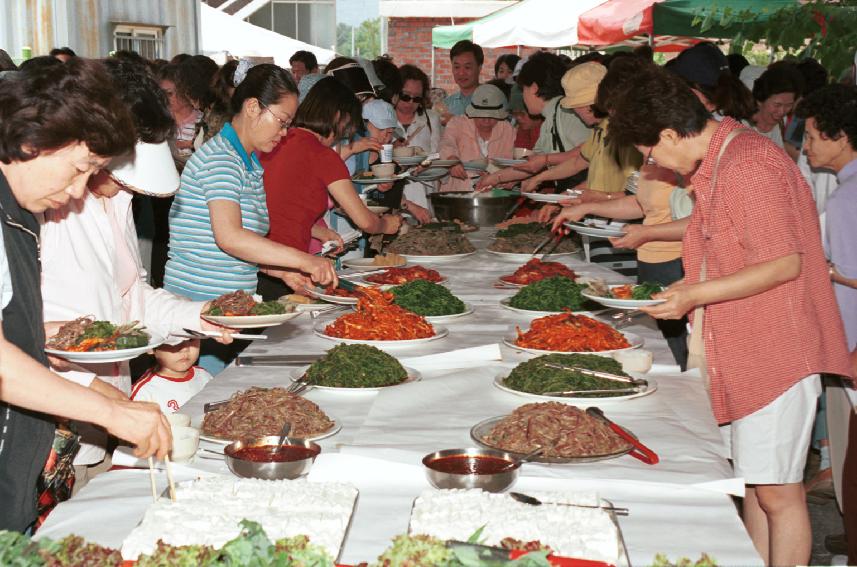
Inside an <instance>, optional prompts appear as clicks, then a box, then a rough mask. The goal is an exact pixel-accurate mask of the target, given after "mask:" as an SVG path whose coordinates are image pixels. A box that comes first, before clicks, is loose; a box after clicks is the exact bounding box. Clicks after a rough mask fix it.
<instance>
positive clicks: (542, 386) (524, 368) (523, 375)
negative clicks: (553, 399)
mask: <svg viewBox="0 0 857 567" xmlns="http://www.w3.org/2000/svg"><path fill="white" fill-rule="evenodd" d="M546 364H561V365H563V366H576V367H579V368H585V369H587V370H598V371H600V372H609V373H610V374H617V375H619V376H628V375H627V374H626V373H625V372H623V371H622V365H621V364H619V363H618V362H616V361H615V360H613V359H612V358H606V357H603V356H598V355H595V354H546V355H543V356H538V357H536V358H533V359H530V360H528V361H526V362H523V363H521V364H519V365H518V366H516V367H515V369H514V370H512V372H511V373H510V374H509V375H508V376H507V377H506V378H505V379H504V380H503V385H504V386H506V387H507V388H511V389H512V390H517V391H518V392H527V393H529V394H538V395H541V394H544V393H545V392H565V391H570V390H625V389H627V388H628V384H625V383H622V382H617V381H615V380H605V379H603V378H595V377H593V376H586V375H584V374H581V373H579V372H574V371H569V370H560V369H558V368H550V367H548V366H545V365H546ZM577 396H578V397H585V396H591V397H593V398H609V397H612V396H611V394H608V393H605V394H585V393H581V394H577Z"/></svg>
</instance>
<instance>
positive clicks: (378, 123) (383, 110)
mask: <svg viewBox="0 0 857 567" xmlns="http://www.w3.org/2000/svg"><path fill="white" fill-rule="evenodd" d="M363 120H368V121H369V122H371V123H372V125H373V126H374V127H375V128H378V129H379V130H384V129H385V128H396V127H398V125H399V119H398V118H396V111H395V110H393V105H392V104H390V103H389V102H387V101H384V100H381V99H378V98H375V99H372V100H370V101H367V102H365V103H364V104H363Z"/></svg>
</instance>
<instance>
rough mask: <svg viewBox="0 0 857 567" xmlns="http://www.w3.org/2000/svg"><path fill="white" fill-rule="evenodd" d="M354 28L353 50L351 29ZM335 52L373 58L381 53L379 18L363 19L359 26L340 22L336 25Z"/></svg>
mask: <svg viewBox="0 0 857 567" xmlns="http://www.w3.org/2000/svg"><path fill="white" fill-rule="evenodd" d="M352 28H353V29H354V52H353V53H352V51H351V30H352ZM336 52H337V53H340V54H342V55H347V56H355V57H356V56H358V55H359V56H360V57H364V58H366V59H374V58H376V57H378V56H379V55H380V54H381V18H375V19H374V20H364V21H363V22H361V23H360V25H359V26H350V25H348V24H343V23H340V24H339V25H338V26H336Z"/></svg>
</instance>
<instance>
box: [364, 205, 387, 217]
mask: <svg viewBox="0 0 857 567" xmlns="http://www.w3.org/2000/svg"><path fill="white" fill-rule="evenodd" d="M366 208H367V209H369V210H370V211H371V212H373V213H375V214H376V215H381V214H384V213H386V212H387V211H389V210H390V207H382V206H381V205H366Z"/></svg>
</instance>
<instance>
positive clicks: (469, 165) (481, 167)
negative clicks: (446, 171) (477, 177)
mask: <svg viewBox="0 0 857 567" xmlns="http://www.w3.org/2000/svg"><path fill="white" fill-rule="evenodd" d="M461 165H463V166H464V169H467V170H469V171H488V164H487V163H485V162H482V161H476V160H473V161H463V162H461Z"/></svg>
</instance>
